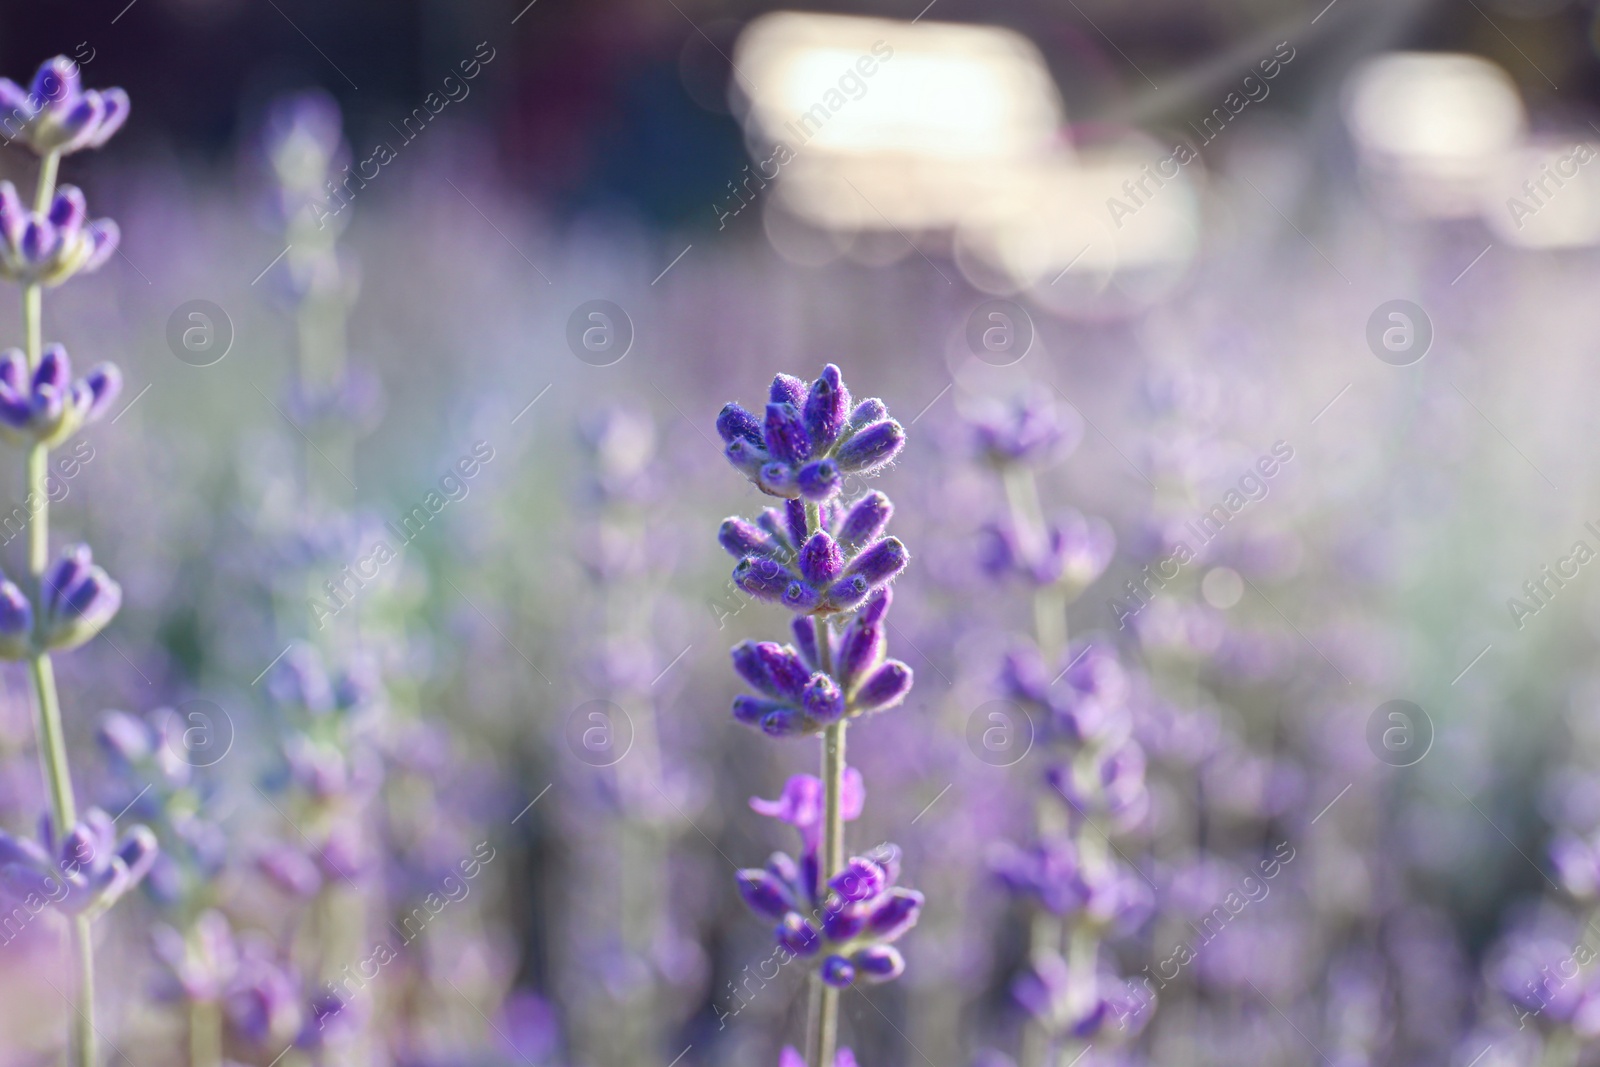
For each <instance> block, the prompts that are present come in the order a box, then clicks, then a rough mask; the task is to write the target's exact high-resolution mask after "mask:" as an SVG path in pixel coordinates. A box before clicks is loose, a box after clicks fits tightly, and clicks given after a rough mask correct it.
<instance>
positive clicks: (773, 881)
mask: <svg viewBox="0 0 1600 1067" xmlns="http://www.w3.org/2000/svg"><path fill="white" fill-rule="evenodd" d="M736 877H737V878H738V881H739V895H740V896H741V897H743V898H744V902H745V905H746V906H747V907H748V908H749V909H750V910H751V911H753V912H755V913H756V914H757V915H759V916H761V917H762V918H764V919H781V918H783V917H784V916H785V915H786V914H788V913H789V912H792V911H793V910H794V906H795V901H794V896H793V894H791V893H790V892H789V888H788V886H786V885H785V884H784V883H783V882H781V881H779V880H778V879H777V878H776V877H774V876H773V874H772V873H771V872H770V871H765V870H762V869H760V868H749V869H746V870H742V871H740V872H739V873H738V875H737V876H736Z"/></svg>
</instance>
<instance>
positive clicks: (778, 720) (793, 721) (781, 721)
mask: <svg viewBox="0 0 1600 1067" xmlns="http://www.w3.org/2000/svg"><path fill="white" fill-rule="evenodd" d="M761 732H762V733H764V734H766V735H767V736H768V737H797V736H799V735H800V734H803V733H805V732H806V717H805V713H804V712H802V711H801V710H800V709H799V708H795V707H790V706H789V705H787V704H785V705H783V706H782V707H780V708H777V709H776V710H774V711H772V712H770V713H768V715H767V717H766V718H764V719H762V720H761Z"/></svg>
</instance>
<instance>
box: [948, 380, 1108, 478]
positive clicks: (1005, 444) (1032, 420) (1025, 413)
mask: <svg viewBox="0 0 1600 1067" xmlns="http://www.w3.org/2000/svg"><path fill="white" fill-rule="evenodd" d="M968 421H969V422H970V424H971V426H972V436H973V439H974V441H975V442H976V444H977V448H978V454H979V455H980V456H982V458H983V459H984V460H986V461H987V462H989V463H992V464H994V465H995V466H1006V465H1008V464H1013V463H1023V464H1028V465H1030V466H1043V465H1044V464H1046V463H1049V462H1051V461H1053V460H1057V459H1061V458H1064V457H1065V456H1067V455H1068V454H1070V453H1071V452H1072V451H1073V449H1075V448H1077V447H1078V442H1079V441H1081V440H1082V439H1083V420H1082V419H1081V418H1080V417H1079V416H1078V413H1077V412H1076V411H1074V410H1072V409H1071V408H1069V407H1065V406H1063V405H1061V404H1057V403H1056V402H1055V401H1054V400H1052V399H1051V398H1050V397H1049V396H1047V395H1044V394H1029V395H1026V396H1022V397H1019V398H1017V399H1016V400H1013V401H1011V402H1010V403H1004V402H1001V401H999V400H990V401H987V402H985V403H982V404H980V405H979V406H978V408H977V410H976V411H975V412H974V413H973V415H972V416H971V417H970V418H969V420H968Z"/></svg>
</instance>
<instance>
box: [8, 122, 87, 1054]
mask: <svg viewBox="0 0 1600 1067" xmlns="http://www.w3.org/2000/svg"><path fill="white" fill-rule="evenodd" d="M60 163H61V157H60V155H59V153H56V152H50V153H48V154H46V155H45V157H44V159H43V160H42V161H41V162H40V164H39V186H38V189H37V190H36V191H35V193H34V197H33V208H34V210H35V211H37V212H39V213H41V214H43V213H45V212H46V211H48V210H49V209H50V200H51V198H52V197H53V196H54V195H55V188H56V171H57V169H58V167H59V166H60ZM22 328H23V334H24V337H25V338H26V352H27V357H28V370H29V372H30V373H32V372H33V371H34V370H37V369H38V366H39V360H40V356H41V354H42V352H43V349H44V344H43V334H44V291H43V289H42V288H41V287H40V286H39V284H38V283H37V282H35V283H33V284H30V285H25V286H23V289H22ZM49 463H50V450H49V448H47V447H46V446H45V445H42V444H36V445H34V446H32V447H31V448H30V449H29V450H28V498H29V499H33V500H35V502H36V503H37V504H38V507H39V511H38V513H37V514H36V515H34V517H33V521H32V523H31V524H30V525H29V528H28V573H29V575H30V576H31V577H32V578H33V589H34V593H35V594H36V595H35V596H34V605H35V607H36V608H42V605H43V604H44V596H43V592H44V588H43V586H44V572H45V568H46V567H48V566H49V565H50V495H49V493H48V492H46V486H45V481H46V479H47V477H48V476H49V470H50V468H49ZM28 674H29V677H30V679H31V680H32V682H33V693H34V703H35V706H36V707H37V709H38V731H39V760H40V762H41V763H42V764H43V765H44V777H45V781H46V782H47V783H48V785H49V789H50V816H51V821H52V822H53V823H54V825H55V834H56V840H57V841H58V842H59V841H61V840H63V839H64V838H65V837H66V835H67V833H68V832H70V830H71V829H72V826H73V824H75V823H76V822H77V821H78V809H77V805H76V803H75V802H74V800H73V794H72V775H71V772H70V770H69V768H68V766H67V742H66V735H65V733H64V732H63V730H62V729H61V701H60V698H59V697H58V696H57V695H56V675H55V668H54V666H52V664H51V662H50V656H49V654H48V653H46V652H38V653H36V654H35V655H34V656H33V658H32V659H31V660H30V662H29V671H28ZM70 941H71V949H72V956H73V958H74V959H75V960H76V963H77V969H78V991H77V993H78V996H77V1002H76V1003H75V1004H74V1005H73V1017H72V1019H71V1023H70V1033H71V1049H70V1053H69V1060H68V1062H69V1063H71V1064H73V1065H74V1067H94V1063H95V1060H96V1055H95V1028H94V942H93V940H92V939H91V936H90V929H89V920H88V918H86V917H85V916H81V915H80V916H78V917H76V918H74V919H73V920H72V927H71V934H70Z"/></svg>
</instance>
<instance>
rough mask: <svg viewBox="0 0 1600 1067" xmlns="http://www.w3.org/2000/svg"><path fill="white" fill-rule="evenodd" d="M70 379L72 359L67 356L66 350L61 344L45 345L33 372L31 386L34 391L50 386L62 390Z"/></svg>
mask: <svg viewBox="0 0 1600 1067" xmlns="http://www.w3.org/2000/svg"><path fill="white" fill-rule="evenodd" d="M70 381H72V360H70V359H68V358H67V350H66V348H65V347H64V346H62V345H46V346H45V349H44V353H43V354H42V355H41V356H40V357H39V369H38V370H36V371H34V372H33V388H34V390H35V391H38V390H40V389H43V388H45V387H47V386H48V387H50V388H53V389H56V390H58V391H60V390H64V389H66V387H67V383H69V382H70Z"/></svg>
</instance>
